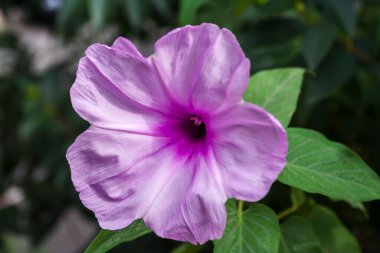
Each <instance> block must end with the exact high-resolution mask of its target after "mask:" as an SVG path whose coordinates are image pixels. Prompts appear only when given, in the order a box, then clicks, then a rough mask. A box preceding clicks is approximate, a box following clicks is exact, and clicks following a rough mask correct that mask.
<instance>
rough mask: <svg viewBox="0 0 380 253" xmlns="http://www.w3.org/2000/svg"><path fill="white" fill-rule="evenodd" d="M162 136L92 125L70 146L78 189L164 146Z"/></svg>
mask: <svg viewBox="0 0 380 253" xmlns="http://www.w3.org/2000/svg"><path fill="white" fill-rule="evenodd" d="M165 145H166V143H165V142H164V141H162V139H161V138H159V137H153V136H149V135H141V134H134V133H129V132H121V131H111V130H104V129H100V128H96V127H90V128H89V129H88V130H87V131H85V132H84V133H82V134H81V135H80V136H79V137H78V138H77V139H76V140H75V142H74V143H73V144H72V145H71V146H70V147H69V148H68V150H67V154H66V157H67V160H68V162H69V165H70V168H71V178H72V181H73V183H74V186H75V188H76V190H77V191H82V190H83V189H85V188H87V187H88V186H89V185H93V184H96V183H97V182H100V181H104V180H106V179H108V178H111V177H113V176H116V175H119V174H120V173H123V172H124V171H126V170H127V169H128V168H129V167H131V166H133V165H134V164H135V163H138V162H140V161H141V160H143V159H145V158H146V157H149V156H150V155H152V154H154V153H156V152H157V151H158V150H160V149H162V148H163V147H164V146H165Z"/></svg>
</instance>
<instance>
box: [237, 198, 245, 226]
mask: <svg viewBox="0 0 380 253" xmlns="http://www.w3.org/2000/svg"><path fill="white" fill-rule="evenodd" d="M243 206H244V201H241V200H239V201H238V217H239V222H240V223H241V222H242V221H243Z"/></svg>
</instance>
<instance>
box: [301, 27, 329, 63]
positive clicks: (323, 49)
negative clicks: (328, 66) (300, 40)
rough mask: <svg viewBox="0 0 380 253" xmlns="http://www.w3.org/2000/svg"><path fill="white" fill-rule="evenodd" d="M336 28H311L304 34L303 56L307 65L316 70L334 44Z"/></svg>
mask: <svg viewBox="0 0 380 253" xmlns="http://www.w3.org/2000/svg"><path fill="white" fill-rule="evenodd" d="M335 36H336V32H335V27H334V26H332V25H327V24H323V25H320V26H315V27H311V28H309V29H307V30H306V32H305V34H304V45H303V55H304V56H305V59H306V62H307V65H308V66H309V67H310V68H311V69H313V70H314V69H316V68H317V67H318V65H319V63H320V62H321V61H322V59H323V58H324V57H325V56H326V54H327V53H328V51H329V50H330V49H331V46H332V45H333V43H334V40H335Z"/></svg>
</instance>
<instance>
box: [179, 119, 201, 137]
mask: <svg viewBox="0 0 380 253" xmlns="http://www.w3.org/2000/svg"><path fill="white" fill-rule="evenodd" d="M184 128H185V131H186V133H188V134H189V135H190V137H192V138H195V139H201V138H203V137H205V136H206V125H205V123H204V122H203V120H202V119H201V118H200V117H198V116H191V117H190V118H189V119H188V120H187V121H186V122H185V123H184Z"/></svg>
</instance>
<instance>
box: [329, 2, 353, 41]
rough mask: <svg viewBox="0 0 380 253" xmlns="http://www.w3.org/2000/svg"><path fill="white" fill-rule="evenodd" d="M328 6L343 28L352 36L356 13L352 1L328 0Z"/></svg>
mask: <svg viewBox="0 0 380 253" xmlns="http://www.w3.org/2000/svg"><path fill="white" fill-rule="evenodd" d="M329 2H330V5H331V6H332V7H333V9H334V10H335V12H336V14H337V16H338V18H339V21H340V23H341V24H342V26H343V28H344V29H345V30H346V31H347V32H348V33H349V34H350V35H353V34H354V32H355V27H356V11H355V1H354V0H344V1H341V0H340V1H339V0H330V1H329Z"/></svg>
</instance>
